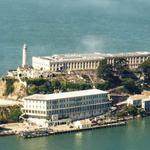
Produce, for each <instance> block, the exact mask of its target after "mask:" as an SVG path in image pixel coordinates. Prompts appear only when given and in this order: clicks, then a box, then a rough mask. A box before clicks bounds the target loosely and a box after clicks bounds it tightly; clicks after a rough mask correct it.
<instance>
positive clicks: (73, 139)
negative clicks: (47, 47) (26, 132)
mask: <svg viewBox="0 0 150 150" xmlns="http://www.w3.org/2000/svg"><path fill="white" fill-rule="evenodd" d="M149 131H150V118H145V119H137V120H133V121H129V123H128V124H127V126H124V127H116V128H106V129H97V130H92V131H84V132H79V133H68V134H61V135H54V136H48V137H42V138H33V139H23V138H20V137H16V136H10V137H0V150H149V133H150V132H149Z"/></svg>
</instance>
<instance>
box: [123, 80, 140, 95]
mask: <svg viewBox="0 0 150 150" xmlns="http://www.w3.org/2000/svg"><path fill="white" fill-rule="evenodd" d="M122 85H123V86H124V87H125V89H126V90H127V91H128V92H129V93H131V94H140V93H141V89H140V88H139V87H138V86H137V85H136V83H135V81H134V80H133V79H131V78H126V79H124V80H123V82H122Z"/></svg>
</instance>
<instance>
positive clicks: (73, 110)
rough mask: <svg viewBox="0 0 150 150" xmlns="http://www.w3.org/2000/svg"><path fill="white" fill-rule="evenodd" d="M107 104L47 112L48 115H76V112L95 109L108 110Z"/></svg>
mask: <svg viewBox="0 0 150 150" xmlns="http://www.w3.org/2000/svg"><path fill="white" fill-rule="evenodd" d="M108 107H109V104H101V105H92V106H86V107H76V108H69V109H60V110H52V111H48V115H53V114H66V113H73V112H75V113H77V112H86V111H91V110H95V109H104V108H108Z"/></svg>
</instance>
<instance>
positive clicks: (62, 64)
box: [32, 52, 150, 71]
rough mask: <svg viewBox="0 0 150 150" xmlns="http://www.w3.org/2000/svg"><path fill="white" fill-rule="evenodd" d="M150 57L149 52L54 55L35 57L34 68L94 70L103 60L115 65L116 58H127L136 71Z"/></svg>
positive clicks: (33, 60)
mask: <svg viewBox="0 0 150 150" xmlns="http://www.w3.org/2000/svg"><path fill="white" fill-rule="evenodd" d="M149 57H150V53H149V52H134V53H122V54H101V53H93V54H74V55H73V54H72V55H69V54H68V55H54V56H51V57H50V56H45V57H33V58H32V66H33V68H35V69H38V70H39V69H40V70H47V71H61V70H68V71H73V70H92V69H96V68H97V67H98V66H99V63H100V62H101V60H103V59H105V58H106V59H107V63H108V64H112V65H114V61H115V59H116V58H125V59H126V60H127V63H128V65H129V68H131V69H135V68H137V67H138V66H139V65H140V64H141V63H143V62H144V61H146V60H147V59H148V58H149Z"/></svg>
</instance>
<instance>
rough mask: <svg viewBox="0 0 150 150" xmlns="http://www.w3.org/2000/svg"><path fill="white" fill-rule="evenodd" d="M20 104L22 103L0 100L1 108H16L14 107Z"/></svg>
mask: <svg viewBox="0 0 150 150" xmlns="http://www.w3.org/2000/svg"><path fill="white" fill-rule="evenodd" d="M19 104H21V103H20V102H18V101H15V100H4V99H0V107H7V106H14V105H19Z"/></svg>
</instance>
